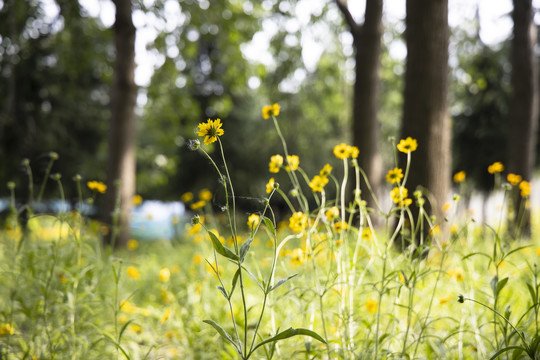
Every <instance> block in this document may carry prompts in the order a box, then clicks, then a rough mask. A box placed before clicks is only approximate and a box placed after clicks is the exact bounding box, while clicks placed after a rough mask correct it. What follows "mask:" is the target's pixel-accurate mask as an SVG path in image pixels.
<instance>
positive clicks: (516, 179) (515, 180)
mask: <svg viewBox="0 0 540 360" xmlns="http://www.w3.org/2000/svg"><path fill="white" fill-rule="evenodd" d="M506 180H508V182H509V183H510V184H512V186H516V185H517V184H519V183H520V182H521V175H516V174H512V173H510V174H508V175H507V176H506Z"/></svg>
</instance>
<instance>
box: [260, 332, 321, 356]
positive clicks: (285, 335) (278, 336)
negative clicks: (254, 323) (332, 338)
mask: <svg viewBox="0 0 540 360" xmlns="http://www.w3.org/2000/svg"><path fill="white" fill-rule="evenodd" d="M297 335H304V336H310V337H312V338H314V339H315V340H319V341H320V342H322V343H323V344H326V341H325V340H324V339H323V338H322V337H321V336H320V335H319V334H317V333H316V332H314V331H312V330H308V329H303V328H300V329H293V328H289V329H287V330H285V331H282V332H280V333H279V334H276V335H274V336H272V337H271V338H269V339H266V340H264V341H261V342H260V343H258V344H257V345H256V346H255V347H254V348H253V349H252V350H251V351H250V354H251V353H253V352H254V351H255V350H257V348H259V347H260V346H263V345H264V344H268V343H271V342H275V341H279V340H284V339H287V338H290V337H293V336H297Z"/></svg>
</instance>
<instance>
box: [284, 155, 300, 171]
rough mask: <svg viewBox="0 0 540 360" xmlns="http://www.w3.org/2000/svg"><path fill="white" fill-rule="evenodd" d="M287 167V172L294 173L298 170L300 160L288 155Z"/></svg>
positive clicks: (295, 156)
mask: <svg viewBox="0 0 540 360" xmlns="http://www.w3.org/2000/svg"><path fill="white" fill-rule="evenodd" d="M287 164H288V165H287V166H285V170H287V171H291V170H292V171H294V170H297V169H298V165H300V158H299V157H298V156H297V155H287Z"/></svg>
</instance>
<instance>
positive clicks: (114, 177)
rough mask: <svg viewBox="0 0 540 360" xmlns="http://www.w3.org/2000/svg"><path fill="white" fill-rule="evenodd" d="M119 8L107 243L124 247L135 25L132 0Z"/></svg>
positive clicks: (131, 188) (131, 178) (131, 167)
mask: <svg viewBox="0 0 540 360" xmlns="http://www.w3.org/2000/svg"><path fill="white" fill-rule="evenodd" d="M113 2H114V4H115V6H116V18H115V23H114V44H115V49H116V59H115V65H114V80H113V85H112V88H111V123H110V129H109V139H108V144H109V151H108V160H107V193H106V196H105V204H104V218H105V222H106V223H107V224H108V225H109V226H110V228H109V229H110V231H109V234H108V236H106V242H107V243H109V244H111V245H114V246H116V247H118V246H124V245H125V244H126V243H127V241H128V240H129V237H130V228H129V223H130V222H129V221H130V212H131V207H132V199H133V196H134V194H135V102H136V96H137V87H136V85H135V80H134V74H135V26H134V25H133V21H132V17H131V16H132V4H131V0H113Z"/></svg>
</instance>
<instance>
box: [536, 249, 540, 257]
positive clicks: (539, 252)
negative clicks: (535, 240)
mask: <svg viewBox="0 0 540 360" xmlns="http://www.w3.org/2000/svg"><path fill="white" fill-rule="evenodd" d="M536 255H538V256H540V247H539V248H536Z"/></svg>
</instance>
